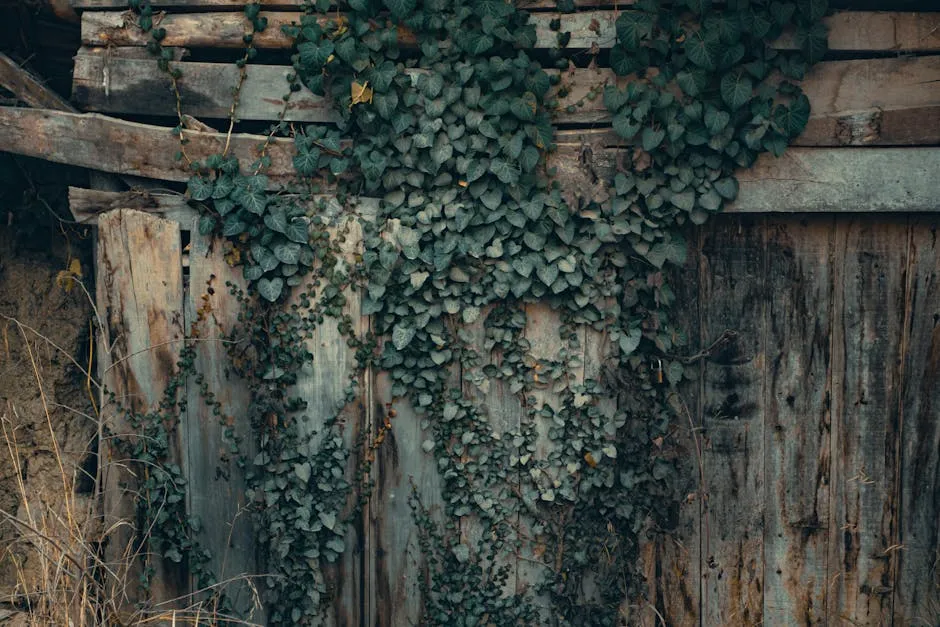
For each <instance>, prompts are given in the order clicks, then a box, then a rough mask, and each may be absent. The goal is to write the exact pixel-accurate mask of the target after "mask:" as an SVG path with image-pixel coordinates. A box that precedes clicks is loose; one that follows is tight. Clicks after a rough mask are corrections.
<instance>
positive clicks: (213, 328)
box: [181, 218, 264, 622]
mask: <svg viewBox="0 0 940 627" xmlns="http://www.w3.org/2000/svg"><path fill="white" fill-rule="evenodd" d="M190 230H191V232H192V239H191V240H190V245H191V248H190V253H189V282H188V283H189V284H188V289H187V290H186V309H185V316H186V325H185V327H186V329H187V331H188V332H189V333H190V334H195V335H196V340H195V341H194V342H193V344H192V346H193V348H194V350H195V352H196V361H195V367H196V372H197V373H199V374H200V375H201V376H202V377H203V378H204V380H205V383H206V386H207V391H208V392H209V393H211V394H212V395H213V400H214V401H216V402H218V403H220V404H221V411H222V415H215V414H214V412H213V408H212V407H210V406H209V405H207V404H206V402H205V398H204V397H203V396H202V394H201V393H200V389H199V385H198V384H197V383H196V382H195V381H191V382H190V384H189V385H188V386H187V401H188V402H187V412H186V414H185V416H184V417H183V421H182V424H181V433H182V438H183V442H184V455H183V461H184V464H183V470H184V473H185V476H186V479H187V485H188V490H187V496H188V498H189V501H188V508H189V512H190V514H192V515H194V516H197V517H199V519H200V520H201V522H202V528H203V530H204V531H203V532H202V533H201V534H200V536H199V541H200V543H201V544H202V545H203V546H204V547H205V548H207V549H209V551H210V552H211V553H212V558H211V561H210V562H209V564H208V567H209V569H210V570H211V571H212V573H213V574H214V575H215V576H216V578H217V579H218V580H219V581H229V580H231V583H229V584H227V585H226V586H225V587H224V591H225V594H226V597H227V598H228V599H230V600H231V602H232V605H233V608H234V609H235V611H236V612H237V614H238V615H239V616H246V617H251V618H253V619H254V620H255V621H256V622H260V617H259V615H258V612H257V611H255V612H254V613H252V610H253V609H254V604H255V599H254V597H253V594H252V586H257V587H262V586H263V583H264V582H263V581H260V580H257V579H251V578H253V577H256V576H258V575H260V574H261V570H260V564H258V563H257V562H256V561H255V557H256V552H257V548H258V547H257V546H256V544H255V531H254V529H253V526H252V521H251V513H250V512H249V511H248V503H247V502H246V499H245V490H246V488H247V486H248V484H247V481H246V477H245V469H244V468H242V467H240V464H238V455H244V456H245V457H246V458H247V459H249V460H251V459H253V458H254V456H255V453H256V452H257V451H255V450H254V448H255V446H254V437H253V434H252V430H251V425H250V422H249V418H248V415H247V413H246V408H247V407H248V404H249V401H250V394H249V391H248V389H247V387H246V386H245V384H244V382H243V381H242V380H240V379H239V378H238V377H237V375H236V374H235V373H233V372H231V371H230V368H229V367H228V364H229V363H230V358H229V356H228V350H229V348H230V345H229V344H228V343H227V341H226V338H227V337H228V336H229V335H230V334H231V333H232V330H233V329H234V328H235V327H236V325H237V324H238V316H239V309H240V306H239V303H238V302H237V301H236V300H235V299H234V297H232V296H231V295H230V294H229V288H228V287H226V282H231V283H232V284H233V285H235V286H238V287H239V288H241V289H245V287H246V285H245V280H244V278H243V277H242V272H241V268H233V267H232V266H230V265H229V264H228V262H227V261H226V260H225V251H224V249H223V246H222V241H221V240H218V239H212V238H209V237H205V236H202V235H199V229H198V228H197V227H196V224H195V218H192V219H191V220H190ZM197 320H198V322H197ZM227 427H231V428H232V429H233V434H234V435H236V436H239V437H241V438H242V441H241V444H240V445H239V451H238V452H235V451H232V450H231V448H230V445H231V443H232V439H231V438H229V437H226V435H225V429H226V428H227ZM195 583H196V582H194V587H195Z"/></svg>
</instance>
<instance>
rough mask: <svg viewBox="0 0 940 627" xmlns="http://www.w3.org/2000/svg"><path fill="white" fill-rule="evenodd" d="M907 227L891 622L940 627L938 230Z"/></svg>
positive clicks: (930, 224) (921, 222) (923, 224)
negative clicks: (897, 533) (899, 456)
mask: <svg viewBox="0 0 940 627" xmlns="http://www.w3.org/2000/svg"><path fill="white" fill-rule="evenodd" d="M910 223H911V239H910V252H909V255H908V260H907V273H908V274H907V288H906V297H905V316H904V321H903V322H904V334H905V335H906V337H905V339H904V344H905V346H906V347H907V349H906V354H905V355H904V359H903V361H902V363H901V367H902V368H903V375H902V382H901V389H900V393H901V416H900V420H901V446H902V448H901V467H900V469H899V470H900V486H899V489H900V493H899V494H900V500H899V502H898V503H897V505H898V507H899V510H900V515H899V523H898V524H899V537H898V544H899V545H900V547H899V548H898V561H897V575H896V579H895V582H894V584H895V585H894V599H893V609H894V612H893V618H894V624H895V625H916V626H917V627H928V626H932V625H937V624H940V569H938V567H937V559H938V557H940V459H938V457H940V420H938V419H937V417H938V416H940V385H938V382H940V324H938V315H940V246H938V242H937V237H936V235H937V229H938V228H940V223H938V220H937V219H936V218H934V217H917V218H912V219H911V221H910Z"/></svg>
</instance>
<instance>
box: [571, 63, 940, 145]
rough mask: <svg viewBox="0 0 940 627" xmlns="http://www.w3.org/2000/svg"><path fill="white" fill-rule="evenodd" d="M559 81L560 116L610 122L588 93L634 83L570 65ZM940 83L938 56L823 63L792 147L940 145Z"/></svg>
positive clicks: (807, 84) (806, 85)
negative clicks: (564, 91) (562, 94)
mask: <svg viewBox="0 0 940 627" xmlns="http://www.w3.org/2000/svg"><path fill="white" fill-rule="evenodd" d="M561 78H562V80H561V83H560V84H559V88H561V87H564V88H565V89H567V90H570V93H569V94H568V95H567V96H565V97H564V98H560V99H559V105H558V111H557V113H556V114H555V120H556V121H557V122H559V123H561V122H564V123H577V124H592V125H599V124H603V125H607V124H609V123H610V113H609V112H608V111H607V107H606V106H604V102H603V99H602V98H594V99H588V98H587V95H588V93H589V92H591V91H592V90H596V89H598V88H600V87H602V86H604V85H607V84H610V85H618V86H620V87H621V88H622V87H625V86H626V85H627V83H628V82H629V81H630V80H631V77H618V76H616V75H615V74H614V73H613V72H612V71H611V70H609V69H607V68H596V69H588V68H577V69H573V70H566V71H564V72H562V73H561ZM938 81H940V57H933V56H926V57H903V58H891V59H857V60H840V61H824V62H822V63H819V64H817V65H815V66H813V68H812V70H811V71H810V72H809V73H808V74H807V76H806V78H805V79H804V80H803V81H801V82H800V87H801V88H802V89H803V91H804V93H805V94H806V96H807V97H808V98H809V101H810V104H811V106H812V110H811V113H810V120H809V123H808V124H807V127H806V129H805V130H804V131H803V133H802V134H801V135H800V136H799V137H797V138H796V139H795V140H794V142H793V145H795V146H880V145H886V146H890V145H909V144H936V143H937V142H938V141H940V90H938V89H937V88H936V84H937V82H938ZM568 106H575V110H574V111H573V112H571V113H569V112H567V108H568ZM572 132H573V133H580V132H581V131H572ZM592 132H594V133H600V132H603V130H602V129H596V128H595V129H592ZM563 133H564V132H561V133H559V135H563ZM605 141H606V143H607V145H613V144H619V143H621V142H622V140H620V139H619V137H617V136H616V135H614V134H613V133H612V131H611V132H610V137H609V138H607V139H606V140H605Z"/></svg>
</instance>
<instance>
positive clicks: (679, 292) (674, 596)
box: [585, 218, 733, 627]
mask: <svg viewBox="0 0 940 627" xmlns="http://www.w3.org/2000/svg"><path fill="white" fill-rule="evenodd" d="M729 219H733V218H719V220H721V221H722V222H727V221H728V220H729ZM689 248H690V250H689V258H688V261H687V262H686V265H685V267H683V268H681V269H679V270H677V271H675V272H673V273H669V274H668V275H667V277H668V278H667V282H668V284H669V285H670V286H671V287H672V289H673V290H674V291H675V293H676V302H675V305H674V306H673V309H672V312H671V313H670V317H671V318H672V320H673V321H674V324H675V326H676V328H678V329H681V330H682V331H684V332H685V333H686V334H687V336H688V340H689V341H688V346H687V347H685V348H684V349H683V350H682V351H681V352H682V353H683V354H694V353H696V352H698V351H699V350H701V349H703V348H705V346H703V340H702V338H701V337H700V333H699V332H700V328H699V315H700V308H701V303H699V294H698V286H699V276H698V272H699V255H700V251H699V248H698V246H697V245H696V243H695V240H693V241H692V242H690V246H689ZM592 335H595V333H593V332H592V331H590V330H589V331H588V346H589V347H590V345H591V342H590V338H591V336H592ZM591 354H592V353H591V352H588V353H587V355H588V356H587V358H586V361H585V368H587V367H589V366H590V365H591V357H590V355H591ZM701 368H702V366H701V364H700V363H695V364H690V365H686V366H685V376H686V377H687V378H688V379H687V380H686V381H683V382H682V383H681V384H680V385H679V387H678V388H677V390H676V391H675V397H674V398H673V399H672V400H671V403H670V404H671V405H672V406H673V407H674V408H675V409H676V414H675V416H674V418H673V420H674V421H675V432H674V433H675V435H674V438H675V441H674V443H670V446H672V445H675V446H677V447H678V449H679V476H680V479H679V482H678V489H679V491H680V492H679V495H678V496H679V498H680V499H681V500H680V503H679V515H678V521H677V524H676V529H675V531H673V532H672V533H667V534H656V536H655V537H654V538H652V539H646V538H644V537H642V536H641V547H642V549H643V551H644V558H643V559H644V564H643V566H644V568H645V569H646V584H647V590H648V595H649V598H648V600H649V602H650V604H652V606H653V607H654V608H655V610H656V612H658V615H657V614H656V613H654V612H652V611H650V610H649V609H646V610H645V611H642V612H640V616H639V618H640V619H641V620H642V622H641V623H640V624H641V625H643V627H661V626H662V624H663V620H664V621H665V623H666V625H670V626H674V627H697V626H698V625H699V614H700V610H701V583H702V564H703V560H702V554H701V551H702V547H701V542H702V537H701V533H702V529H701V517H702V512H701V506H702V499H703V497H704V495H703V494H702V481H701V471H702V467H701V466H700V463H701V461H702V460H701V450H700V446H701V439H702V430H701V429H700V426H701V424H702V418H701V413H702V403H701V400H702V394H701V389H702V376H701V374H702V371H701ZM660 617H661V618H660Z"/></svg>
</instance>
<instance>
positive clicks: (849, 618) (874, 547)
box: [827, 219, 909, 625]
mask: <svg viewBox="0 0 940 627" xmlns="http://www.w3.org/2000/svg"><path fill="white" fill-rule="evenodd" d="M835 243H836V245H835V248H834V252H833V258H834V259H838V260H843V263H842V264H840V265H841V267H840V271H841V276H840V275H836V276H835V290H834V302H833V307H832V312H833V315H832V320H833V322H832V329H831V331H832V355H833V359H832V369H831V372H832V378H833V380H832V391H833V403H832V430H833V433H832V448H831V451H832V471H831V477H832V485H831V488H830V490H831V494H832V499H831V503H832V505H831V510H830V522H829V528H830V530H831V531H832V535H831V536H830V539H829V575H828V577H829V583H828V585H829V599H828V602H827V614H828V623H829V624H840V623H843V622H845V623H849V624H856V625H884V624H887V623H889V622H890V620H891V599H892V593H893V589H894V586H895V581H894V577H893V571H894V566H895V564H896V560H897V557H898V547H897V539H898V529H897V523H898V520H897V516H898V511H897V506H898V498H897V494H896V490H897V483H896V481H897V476H896V473H897V470H898V468H897V461H898V460H897V447H898V438H899V436H900V433H899V427H900V425H899V418H900V417H899V401H900V398H899V384H900V371H899V360H900V359H901V346H900V342H901V333H900V330H901V329H902V328H903V325H904V321H903V320H902V316H903V312H904V296H905V285H906V282H907V276H906V263H907V257H908V252H909V251H908V247H909V229H908V224H907V220H897V219H895V220H891V221H887V220H877V221H876V220H872V219H866V220H864V221H861V220H859V221H851V222H845V223H841V224H839V225H838V226H837V229H836V240H835Z"/></svg>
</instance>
